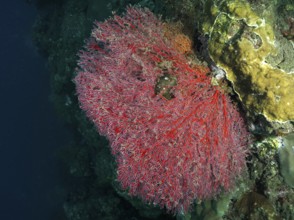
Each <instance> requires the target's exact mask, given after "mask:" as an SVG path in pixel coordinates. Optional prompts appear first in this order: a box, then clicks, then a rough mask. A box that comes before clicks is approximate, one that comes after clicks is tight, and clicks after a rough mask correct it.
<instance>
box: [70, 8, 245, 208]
mask: <svg viewBox="0 0 294 220" xmlns="http://www.w3.org/2000/svg"><path fill="white" fill-rule="evenodd" d="M96 26H97V27H95V28H94V30H93V32H92V37H91V38H90V39H89V40H88V43H87V45H86V46H85V49H84V50H82V51H81V52H80V54H79V56H80V59H79V66H80V68H79V69H78V75H77V76H76V78H75V83H76V86H77V92H78V98H79V101H80V103H81V108H82V109H83V110H85V112H86V114H87V116H88V117H89V118H90V119H91V120H92V121H93V122H94V124H95V125H96V127H97V129H98V131H99V133H100V134H102V135H105V136H106V137H107V138H108V139H109V141H110V144H111V149H112V153H113V155H114V156H115V158H116V162H117V166H118V167H117V169H118V176H117V179H118V180H119V182H120V183H121V186H122V188H123V189H128V192H129V194H130V195H136V196H139V197H141V198H142V199H143V200H144V201H147V202H151V203H153V204H157V205H159V206H160V207H165V208H166V209H167V210H168V211H172V212H176V213H182V212H187V211H188V210H189V207H190V205H191V204H192V202H193V201H194V200H195V199H205V198H211V197H214V196H215V195H217V194H218V193H220V192H221V191H222V190H224V191H228V190H230V189H232V188H233V186H234V181H235V179H236V178H237V177H238V176H240V175H241V174H242V171H243V169H244V167H245V156H246V154H247V142H248V133H247V130H246V127H245V124H244V121H243V119H242V117H241V116H240V114H239V112H238V111H237V109H236V107H235V106H234V104H233V103H232V102H231V100H230V98H229V97H228V96H227V95H226V94H224V93H223V92H222V91H221V90H219V89H218V88H217V87H216V86H213V85H211V78H210V77H208V76H207V72H208V71H209V70H208V68H207V67H205V66H199V65H197V64H196V63H195V62H194V61H193V60H192V59H189V58H187V57H186V56H185V55H184V53H182V52H184V51H181V50H179V48H178V47H175V45H174V43H173V42H172V41H171V40H170V38H167V37H166V33H165V32H164V27H165V25H164V23H163V22H162V21H161V20H160V19H158V18H157V17H156V16H155V15H154V14H152V13H151V12H150V11H149V10H147V9H138V8H134V7H129V8H128V9H127V13H126V14H125V15H124V16H123V17H120V16H117V15H116V16H114V18H111V19H108V20H106V21H105V22H103V23H100V22H99V23H96ZM183 36H184V35H183ZM185 38H188V37H187V36H185Z"/></svg>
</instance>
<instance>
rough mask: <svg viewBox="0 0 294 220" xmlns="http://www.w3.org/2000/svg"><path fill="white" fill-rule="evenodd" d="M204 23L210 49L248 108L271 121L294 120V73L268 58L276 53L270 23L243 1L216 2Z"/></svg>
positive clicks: (215, 60) (211, 54) (212, 55)
mask: <svg viewBox="0 0 294 220" xmlns="http://www.w3.org/2000/svg"><path fill="white" fill-rule="evenodd" d="M210 13H211V16H213V18H214V19H213V22H210V21H211V20H212V19H210V20H209V21H208V22H207V23H205V24H203V31H204V32H206V33H208V34H209V42H208V47H209V53H210V56H211V58H212V59H213V60H214V62H215V63H216V65H218V66H219V67H220V68H222V69H224V70H225V72H226V75H227V78H228V80H229V81H231V82H232V84H233V88H234V90H235V92H236V93H237V94H238V96H239V98H240V100H241V101H242V103H243V104H244V105H245V107H246V108H247V110H248V111H249V112H251V113H253V114H254V115H257V114H261V115H263V116H264V117H265V118H266V119H267V120H268V121H270V122H287V121H291V120H294V98H293V95H294V77H293V75H292V74H290V73H287V72H285V71H283V70H282V69H278V68H277V67H274V66H272V65H271V64H269V63H268V62H267V57H269V56H275V54H276V52H277V51H276V47H275V35H274V31H273V29H272V27H271V25H270V24H269V23H268V22H267V21H266V20H265V19H263V18H261V17H259V16H258V15H257V14H255V13H254V12H253V11H252V9H251V8H250V5H249V4H248V3H246V2H243V1H226V2H223V3H222V4H221V5H220V6H216V5H213V6H212V7H211V10H210Z"/></svg>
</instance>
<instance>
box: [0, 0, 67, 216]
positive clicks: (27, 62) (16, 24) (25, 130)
mask: <svg viewBox="0 0 294 220" xmlns="http://www.w3.org/2000/svg"><path fill="white" fill-rule="evenodd" d="M0 16H1V17H0V22H1V23H0V28H1V29H0V30H1V31H0V42H1V49H0V58H1V61H0V101H1V104H0V106H1V108H0V109H1V112H0V113H1V114H0V117H1V118H0V120H1V121H0V125H1V126H0V127H1V131H0V172H1V173H0V175H1V176H0V178H1V179H0V201H1V204H0V219H1V220H41V219H42V220H47V219H48V220H49V219H50V220H52V219H61V218H59V217H57V216H58V215H59V212H60V210H61V208H62V199H63V192H62V190H61V189H60V187H59V178H58V166H57V161H58V159H57V157H56V152H57V151H58V149H59V148H60V147H61V146H62V144H64V143H65V142H66V132H65V129H64V128H63V126H62V123H61V122H59V121H58V120H57V118H56V115H55V113H54V109H53V106H52V104H51V103H50V101H49V98H48V96H49V73H48V70H47V69H46V63H45V60H44V59H43V58H41V57H40V56H39V55H38V53H37V52H36V49H35V47H34V46H33V43H32V41H31V36H30V34H31V31H32V25H33V22H34V19H35V16H36V10H35V9H34V8H33V6H30V5H27V4H26V3H25V0H15V1H3V3H1V13H0Z"/></svg>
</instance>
